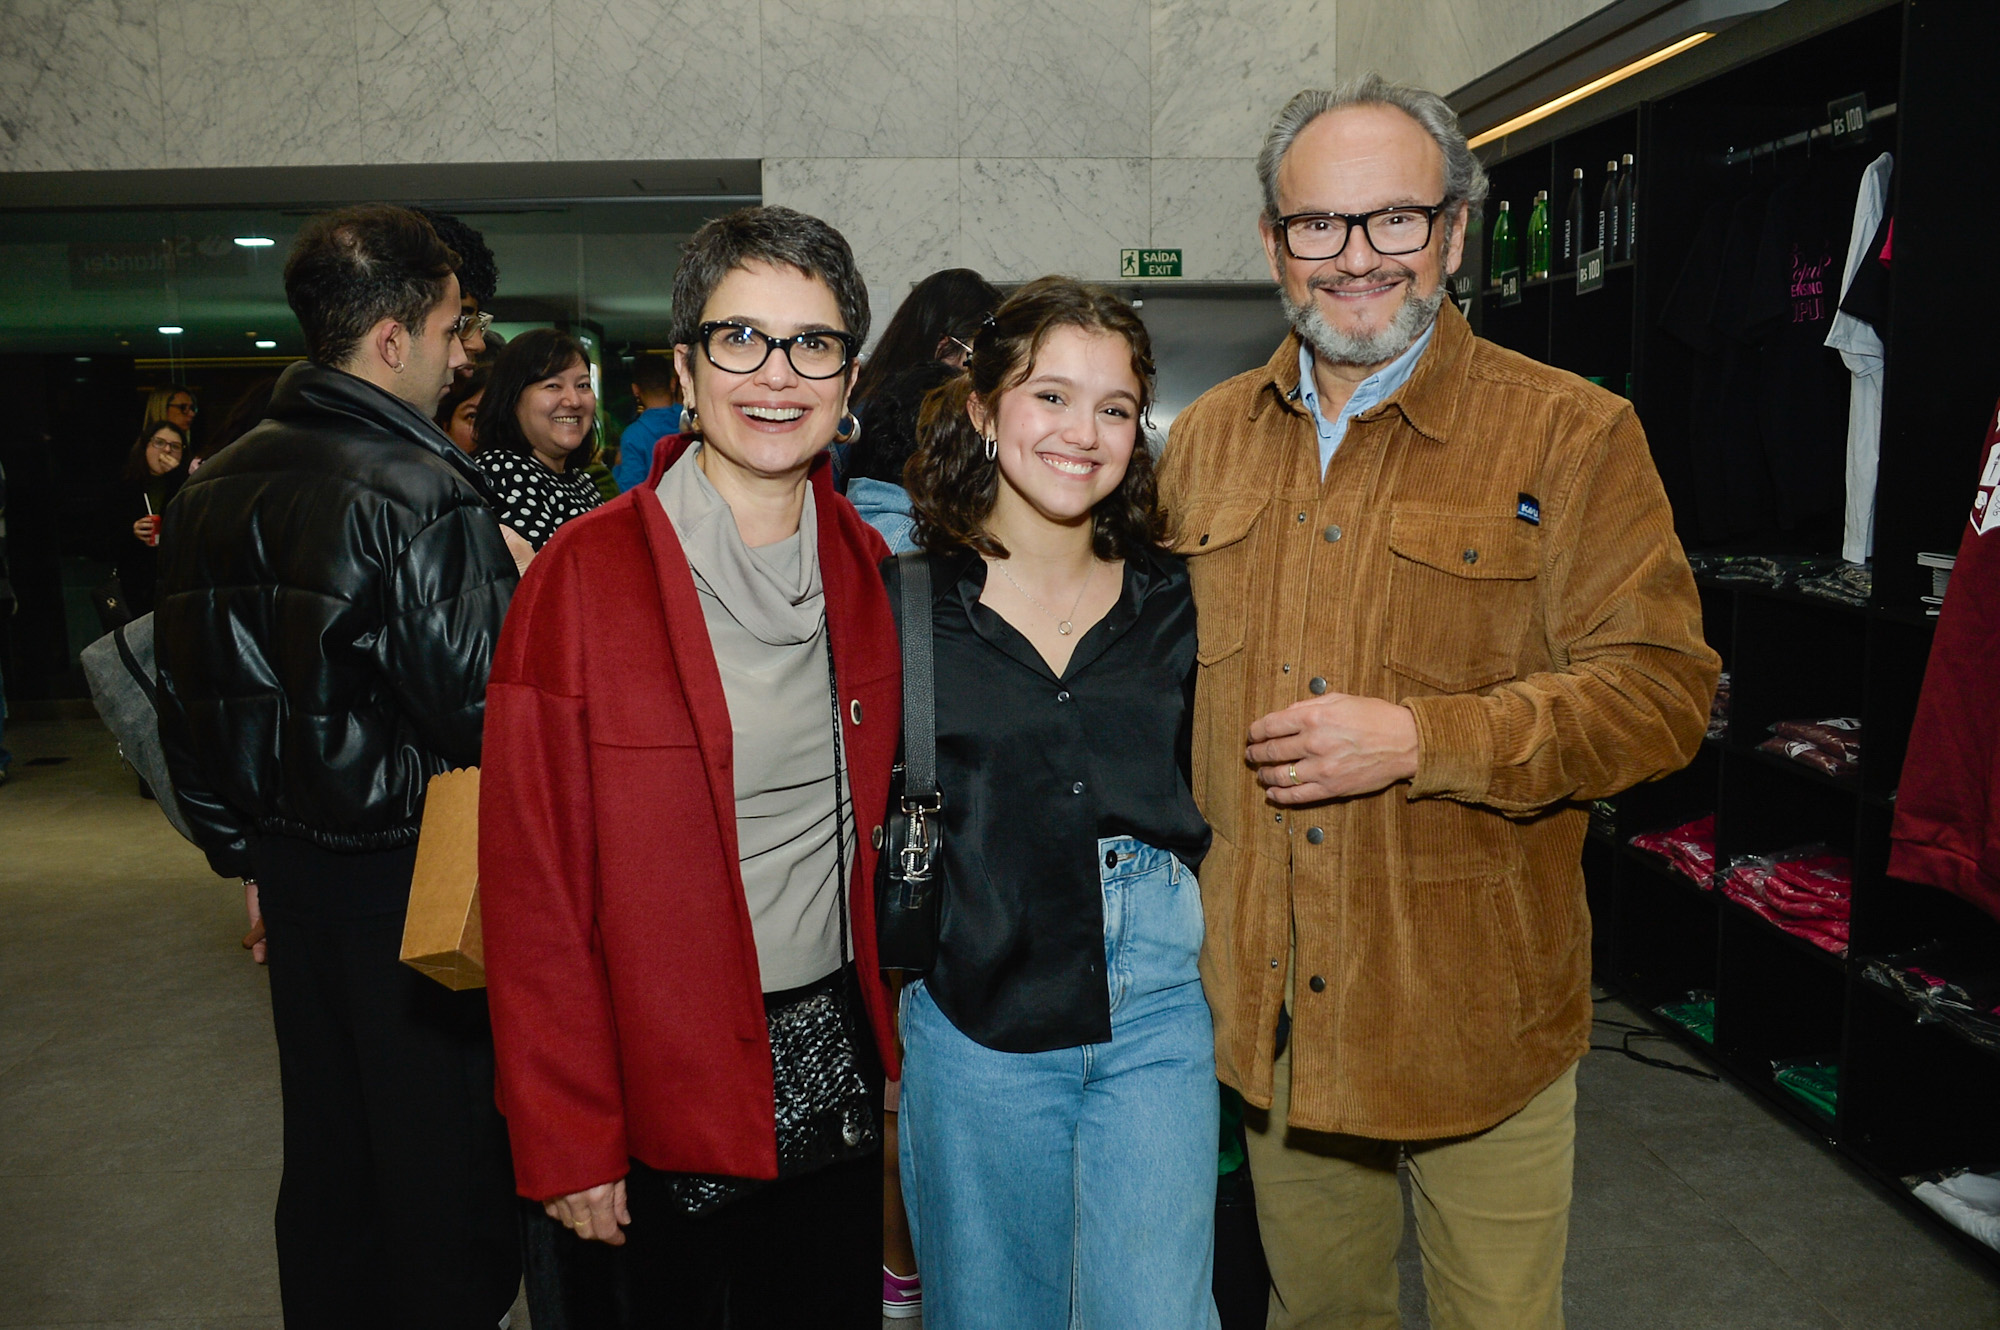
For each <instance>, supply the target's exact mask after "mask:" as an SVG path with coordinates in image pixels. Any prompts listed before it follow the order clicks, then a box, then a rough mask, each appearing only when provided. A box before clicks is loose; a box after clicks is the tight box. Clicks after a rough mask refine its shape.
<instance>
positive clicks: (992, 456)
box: [986, 435, 1000, 462]
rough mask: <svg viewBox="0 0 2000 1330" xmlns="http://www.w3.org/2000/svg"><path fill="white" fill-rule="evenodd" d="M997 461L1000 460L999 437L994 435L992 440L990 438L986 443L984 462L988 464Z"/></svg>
mask: <svg viewBox="0 0 2000 1330" xmlns="http://www.w3.org/2000/svg"><path fill="white" fill-rule="evenodd" d="M999 459H1000V439H999V436H997V435H996V436H994V437H993V438H990V439H988V440H987V441H986V460H987V461H989V462H996V461H998V460H999Z"/></svg>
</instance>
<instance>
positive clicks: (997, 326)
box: [903, 277, 1171, 559]
mask: <svg viewBox="0 0 2000 1330" xmlns="http://www.w3.org/2000/svg"><path fill="white" fill-rule="evenodd" d="M1058 328H1080V329H1082V330H1083V331H1085V332H1092V333H1103V334H1106V335H1108V336H1113V337H1122V338H1124V339H1125V344H1126V345H1127V346H1129V347H1130V348H1131V349H1132V374H1133V377H1135V378H1137V379H1138V381H1139V430H1138V439H1137V440H1136V442H1135V444H1134V446H1133V449H1132V460H1131V462H1130V463H1129V464H1127V466H1126V468H1125V475H1124V478H1123V479H1122V480H1120V481H1119V482H1118V487H1117V488H1116V489H1114V490H1112V491H1111V493H1109V494H1107V495H1105V496H1104V498H1102V499H1101V500H1099V501H1098V504H1097V506H1096V507H1095V508H1094V509H1092V510H1091V521H1090V527H1091V546H1092V548H1093V549H1094V550H1095V551H1096V553H1097V557H1098V558H1100V559H1124V558H1128V557H1130V556H1131V555H1133V554H1135V553H1137V552H1138V551H1140V550H1142V549H1146V548H1158V547H1160V546H1162V545H1165V544H1167V543H1168V540H1169V538H1170V535H1171V527H1170V525H1169V522H1168V518H1167V511H1166V509H1165V508H1163V507H1162V506H1161V504H1160V487H1159V477H1158V473H1157V471H1156V470H1155V467H1154V463H1153V448H1152V441H1151V439H1150V438H1149V432H1148V429H1147V425H1146V421H1147V413H1148V412H1149V411H1150V409H1151V408H1152V405H1153V339H1152V338H1151V336H1149V335H1148V334H1147V332H1146V325H1145V324H1144V323H1142V322H1140V321H1139V316H1138V314H1136V313H1135V312H1134V311H1133V309H1132V307H1131V306H1130V305H1128V304H1126V303H1125V302H1124V301H1123V300H1120V299H1119V298H1118V297H1117V296H1116V295H1114V294H1113V293H1111V292H1110V291H1107V290H1105V289H1104V288H1103V287H1101V286H1092V285H1090V284H1089V283H1086V282H1079V281H1077V280H1076V279H1075V278H1072V277H1041V278H1037V279H1036V280H1034V281H1032V282H1029V283H1028V284H1027V285H1026V286H1023V287H1022V288H1021V289H1020V290H1018V291H1016V292H1014V294H1013V295H1011V296H1008V297H1007V299H1006V300H1005V301H1003V302H1002V303H1001V305H1000V308H999V309H997V310H995V311H994V312H993V317H992V318H991V320H989V321H988V322H987V323H986V324H985V325H984V326H983V327H981V328H980V330H979V334H978V336H977V337H975V338H974V339H973V343H972V355H971V357H970V359H969V360H968V361H967V364H966V367H965V372H964V373H963V374H960V375H959V376H957V377H956V378H954V379H952V380H951V381H950V382H949V383H946V384H944V385H943V386H941V387H938V388H936V389H933V390H932V391H931V393H930V395H929V396H927V397H925V398H924V404H923V408H922V410H921V412H920V413H919V415H918V417H917V439H918V445H917V451H916V452H915V453H914V454H912V455H911V457H910V460H909V462H908V464H907V465H905V466H904V468H903V485H904V488H906V489H907V490H908V491H909V493H910V504H911V507H912V508H913V509H914V510H915V512H916V519H917V521H916V530H915V532H914V533H913V536H914V539H915V541H916V543H917V545H918V547H919V548H921V549H925V550H928V551H930V552H932V553H934V554H939V553H944V552H946V551H949V550H955V549H965V548H968V547H969V548H971V549H974V550H977V551H978V552H979V553H981V554H985V555H988V556H990V557H992V558H996V559H1004V558H1007V557H1008V554H1007V548H1006V546H1004V545H1002V544H1001V543H1000V542H999V540H997V539H996V538H995V537H994V536H993V534H992V533H991V532H990V531H988V530H987V529H986V519H987V518H988V517H989V516H991V514H992V512H993V505H994V502H995V501H996V500H997V499H998V497H999V493H1000V468H999V467H998V466H995V465H994V464H993V463H992V462H989V461H987V460H986V441H985V439H983V438H982V437H981V436H980V433H979V430H978V429H977V428H976V427H974V425H973V423H972V417H971V414H970V413H969V411H968V410H967V406H968V404H969V403H970V402H971V400H972V398H973V397H975V396H977V397H978V398H979V400H980V402H981V403H982V404H983V405H984V407H985V411H986V414H987V415H988V416H989V417H993V416H997V415H998V413H999V410H1000V399H1001V397H1002V396H1004V395H1005V394H1006V393H1007V392H1008V391H1009V390H1011V389H1013V388H1016V387H1018V386H1020V385H1021V384H1023V383H1025V382H1027V380H1028V378H1029V377H1030V376H1031V375H1032V374H1033V373H1034V368H1035V358H1036V357H1037V356H1039V355H1040V354H1041V350H1042V347H1043V345H1044V344H1045V343H1046V342H1047V341H1048V339H1049V336H1050V334H1051V333H1053V332H1055V330H1056V329H1058Z"/></svg>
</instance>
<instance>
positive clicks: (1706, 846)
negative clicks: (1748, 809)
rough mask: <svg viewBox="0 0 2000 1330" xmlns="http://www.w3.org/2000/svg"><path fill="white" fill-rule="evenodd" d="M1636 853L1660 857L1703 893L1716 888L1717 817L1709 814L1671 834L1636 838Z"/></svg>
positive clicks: (1634, 845) (1649, 834) (1659, 833)
mask: <svg viewBox="0 0 2000 1330" xmlns="http://www.w3.org/2000/svg"><path fill="white" fill-rule="evenodd" d="M1632 845H1633V848H1635V849H1640V850H1644V851H1646V852H1647V853H1648V854H1657V855H1659V856H1660V857H1661V858H1663V859H1665V860H1666V861H1667V862H1669V863H1671V864H1672V865H1673V866H1674V867H1675V869H1677V870H1678V871H1680V872H1681V873H1683V874H1685V875H1686V876H1688V877H1690V878H1692V879H1694V881H1695V882H1696V883H1698V884H1699V885H1700V886H1701V888H1702V890H1704V891H1706V890H1708V889H1709V888H1710V887H1711V886H1713V885H1714V877H1715V814H1713V813H1709V814H1706V815H1705V816H1702V817H1698V818H1696V819H1695V820H1694V821H1692V822H1688V823H1685V824H1683V825H1681V826H1678V827H1674V828H1672V829H1671V830H1668V831H1649V832H1647V833H1646V834H1644V835H1642V836H1634V837H1633V838H1632Z"/></svg>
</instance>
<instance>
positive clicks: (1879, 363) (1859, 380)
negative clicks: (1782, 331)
mask: <svg viewBox="0 0 2000 1330" xmlns="http://www.w3.org/2000/svg"><path fill="white" fill-rule="evenodd" d="M1895 165H1896V159H1895V158H1894V156H1892V155H1891V154H1889V153H1886V152H1885V153H1883V154H1882V155H1881V156H1880V157H1877V158H1876V159H1875V160H1874V161H1872V162H1870V163H1868V169H1867V170H1866V171H1864V172H1862V174H1861V189H1860V191H1859V192H1858V194H1857V195H1856V197H1855V200H1854V229H1853V230H1852V231H1851V232H1849V233H1848V241H1847V266H1846V267H1845V268H1843V269H1842V270H1841V275H1840V298H1841V299H1842V300H1845V299H1847V288H1848V287H1849V286H1851V285H1852V284H1853V282H1854V274H1855V273H1856V271H1858V270H1859V269H1860V267H1861V265H1862V264H1863V263H1866V262H1867V261H1868V260H1869V259H1870V258H1872V257H1873V256H1872V255H1871V254H1869V252H1868V246H1869V242H1870V241H1872V240H1873V239H1874V238H1875V232H1876V230H1877V229H1878V228H1879V227H1880V226H1881V225H1882V217H1883V214H1884V213H1886V212H1888V210H1889V173H1890V172H1891V170H1893V169H1894V167H1895ZM1826 344H1827V345H1828V346H1830V347H1832V348H1833V349H1834V350H1836V351H1838V352H1840V358H1841V360H1842V361H1844V362H1845V363H1846V365H1847V372H1848V373H1849V374H1850V375H1851V376H1853V380H1854V382H1853V385H1852V388H1851V390H1850V391H1849V393H1848V395H1847V522H1846V529H1845V532H1844V533H1843V535H1842V538H1841V542H1840V557H1841V558H1843V559H1846V560H1847V561H1848V562H1849V563H1866V562H1867V561H1868V556H1869V555H1870V554H1871V553H1873V552H1874V548H1875V471H1876V467H1877V465H1878V463H1879V462H1880V461H1881V458H1882V371H1883V356H1882V334H1881V333H1879V332H1877V331H1876V330H1875V328H1874V327H1873V326H1872V325H1870V324H1868V323H1865V322H1863V321H1862V320H1860V319H1857V318H1855V317H1854V316H1853V315H1852V314H1849V313H1846V312H1845V311H1842V310H1836V311H1835V312H1834V315H1833V327H1832V328H1830V329H1829V330H1828V331H1827V334H1826Z"/></svg>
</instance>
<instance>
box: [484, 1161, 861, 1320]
mask: <svg viewBox="0 0 2000 1330" xmlns="http://www.w3.org/2000/svg"><path fill="white" fill-rule="evenodd" d="M625 1186H626V1201H627V1204H628V1206H629V1207H630V1209H631V1211H632V1223H631V1224H630V1226H628V1227H627V1228H626V1230H625V1245H624V1246H622V1247H607V1246H605V1245H604V1244H603V1243H599V1242H585V1241H584V1240H583V1239H581V1238H579V1237H577V1236H576V1235H575V1234H574V1233H572V1232H570V1231H569V1230H568V1229H566V1228H564V1227H562V1225H560V1224H558V1223H556V1222H555V1221H554V1220H552V1219H550V1218H548V1216H547V1215H545V1214H543V1213H542V1208H541V1207H540V1206H539V1205H524V1206H523V1209H522V1212H521V1214H522V1224H523V1230H524V1232H523V1241H524V1244H525V1246H526V1249H527V1254H528V1313H529V1318H530V1319H531V1320H532V1321H533V1322H534V1323H535V1330H684V1328H685V1330H723V1327H727V1330H805V1327H811V1328H812V1330H877V1328H878V1327H879V1326H880V1325H881V1321H882V1279H881V1273H880V1270H879V1268H878V1267H880V1265H881V1264H882V1155H881V1152H880V1151H879V1150H878V1151H875V1152H873V1153H871V1154H869V1155H867V1156H865V1157H863V1158H861V1159H855V1160H850V1161H848V1162H847V1163H844V1164H835V1165H833V1166H831V1167H829V1168H824V1169H820V1170H819V1171H817V1172H814V1173H808V1174H806V1175H805V1176H803V1177H798V1178H791V1179H788V1180H786V1181H782V1182H774V1183H772V1184H771V1185H770V1186H768V1187H763V1188H760V1189H758V1190H757V1191H754V1192H752V1193H750V1194H749V1195H747V1196H744V1197H741V1198H739V1199H737V1200H734V1201H730V1202H728V1203H727V1204H725V1205H723V1206H721V1207H719V1208H718V1209H716V1210H713V1211H711V1212H709V1213H708V1214H705V1215H702V1216H700V1217H699V1218H692V1219H691V1218H689V1217H688V1216H687V1215H686V1214H683V1213H682V1212H681V1211H680V1209H679V1208H678V1207H677V1206H676V1205H675V1204H674V1200H673V1197H672V1196H671V1195H670V1194H669V1193H668V1190H667V1183H666V1178H665V1175H663V1174H661V1173H657V1172H655V1171H653V1170H652V1169H650V1168H647V1167H646V1166H645V1165H644V1164H641V1163H639V1162H638V1161H637V1160H634V1161H633V1163H632V1172H631V1173H630V1175H629V1176H628V1177H627V1179H626V1184H625Z"/></svg>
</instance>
